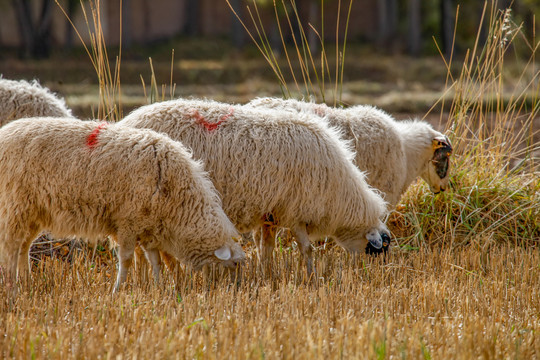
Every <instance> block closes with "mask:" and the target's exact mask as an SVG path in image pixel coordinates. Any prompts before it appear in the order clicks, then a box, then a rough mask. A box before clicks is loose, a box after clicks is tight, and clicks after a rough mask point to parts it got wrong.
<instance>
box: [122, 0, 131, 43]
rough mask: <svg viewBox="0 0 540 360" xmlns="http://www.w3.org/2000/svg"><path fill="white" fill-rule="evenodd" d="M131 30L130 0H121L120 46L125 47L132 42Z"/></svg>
mask: <svg viewBox="0 0 540 360" xmlns="http://www.w3.org/2000/svg"><path fill="white" fill-rule="evenodd" d="M131 31H132V30H131V0H122V46H123V47H124V48H126V49H127V48H130V47H131V45H132V44H133V34H132V32H131Z"/></svg>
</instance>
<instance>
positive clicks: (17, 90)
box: [0, 78, 72, 126]
mask: <svg viewBox="0 0 540 360" xmlns="http://www.w3.org/2000/svg"><path fill="white" fill-rule="evenodd" d="M39 116H53V117H71V116H72V115H71V110H69V109H68V108H67V107H66V103H65V101H64V99H62V98H59V97H58V96H56V95H54V94H53V93H52V92H51V91H50V90H49V89H47V88H45V87H42V86H41V85H39V83H38V82H37V81H33V82H31V83H30V82H28V81H25V80H19V81H17V80H8V79H3V78H0V126H3V125H5V124H7V123H8V122H10V121H12V120H15V119H21V118H28V117H39Z"/></svg>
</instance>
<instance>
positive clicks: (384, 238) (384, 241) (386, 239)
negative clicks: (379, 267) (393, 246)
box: [381, 233, 391, 247]
mask: <svg viewBox="0 0 540 360" xmlns="http://www.w3.org/2000/svg"><path fill="white" fill-rule="evenodd" d="M381 237H382V244H383V247H387V246H388V245H390V241H391V239H390V235H388V234H386V233H383V234H382V235H381Z"/></svg>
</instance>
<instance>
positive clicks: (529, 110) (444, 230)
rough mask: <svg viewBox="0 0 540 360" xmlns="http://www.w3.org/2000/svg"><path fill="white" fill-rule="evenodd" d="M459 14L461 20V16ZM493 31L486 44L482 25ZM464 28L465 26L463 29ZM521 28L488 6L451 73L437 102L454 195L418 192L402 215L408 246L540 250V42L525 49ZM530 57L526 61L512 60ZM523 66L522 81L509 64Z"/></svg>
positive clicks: (410, 195)
mask: <svg viewBox="0 0 540 360" xmlns="http://www.w3.org/2000/svg"><path fill="white" fill-rule="evenodd" d="M458 14H459V12H458ZM485 22H486V23H487V26H486V28H487V29H489V31H488V34H487V37H486V41H485V43H484V44H481V40H480V39H481V29H482V28H483V27H484V23H485ZM458 24H459V23H458ZM522 30H523V29H522V25H518V24H515V23H514V22H513V21H512V12H511V10H510V9H506V10H502V11H501V10H499V9H498V8H497V6H496V3H495V2H492V3H488V2H486V3H485V6H484V11H483V14H482V21H481V24H480V25H479V30H478V33H477V38H476V42H475V46H474V48H472V49H469V50H467V51H466V53H465V56H464V60H463V61H462V62H460V63H459V64H457V66H456V64H453V63H452V62H453V61H455V60H453V59H454V57H453V56H451V57H450V59H449V61H448V62H446V61H445V60H444V57H442V58H443V61H445V64H446V65H447V69H448V74H447V88H446V91H445V92H446V93H447V94H451V96H452V101H450V102H448V101H446V99H447V96H444V97H442V98H441V100H440V101H439V102H438V104H436V105H439V106H440V111H441V118H442V117H443V116H446V117H447V118H448V121H447V123H446V129H447V130H446V131H447V133H448V134H449V136H450V138H451V139H452V142H453V145H454V149H455V150H454V156H453V158H454V160H453V162H452V175H451V176H452V180H451V181H452V191H448V192H446V193H444V194H441V195H439V196H435V197H434V196H432V195H431V194H428V192H427V191H426V189H425V187H424V186H421V185H418V184H417V185H416V186H413V187H412V189H410V191H409V192H408V194H407V196H406V197H405V199H404V201H403V204H404V207H403V208H402V211H400V213H399V214H398V216H397V217H398V218H399V221H398V222H399V223H400V226H401V227H405V228H409V229H410V228H412V229H414V231H413V232H412V234H414V235H413V236H411V233H410V232H409V235H405V233H404V232H401V233H400V234H401V235H402V236H405V237H408V238H407V239H406V240H407V241H405V242H409V241H412V242H413V243H415V244H416V245H421V244H426V243H430V244H432V243H436V242H441V241H442V242H445V243H449V244H451V245H452V246H459V245H462V244H468V243H470V242H471V241H473V242H477V243H479V244H482V246H486V244H489V243H491V242H493V241H505V242H510V243H513V244H521V245H536V246H538V245H539V242H540V221H539V219H540V195H539V194H540V178H539V175H540V173H539V169H540V168H539V161H540V158H539V156H540V143H539V142H538V140H535V139H537V138H538V134H539V129H535V128H534V121H535V119H537V118H538V117H539V110H540V106H539V98H538V94H539V89H540V88H539V86H540V79H539V76H540V72H539V71H538V66H537V64H536V62H535V59H536V54H537V52H538V48H539V45H540V42H536V40H533V43H530V42H529V41H527V39H526V37H525V36H524V34H523V31H522ZM523 44H524V45H525V48H526V49H528V51H529V57H528V58H526V59H525V60H522V59H521V58H519V56H518V55H515V53H513V52H512V50H513V49H515V48H516V47H518V46H519V47H523ZM508 63H510V64H512V65H514V66H515V64H516V63H517V64H520V65H521V69H520V73H519V74H518V76H517V78H514V77H511V76H512V75H510V74H511V72H510V71H508V70H507V66H506V65H507V64H508Z"/></svg>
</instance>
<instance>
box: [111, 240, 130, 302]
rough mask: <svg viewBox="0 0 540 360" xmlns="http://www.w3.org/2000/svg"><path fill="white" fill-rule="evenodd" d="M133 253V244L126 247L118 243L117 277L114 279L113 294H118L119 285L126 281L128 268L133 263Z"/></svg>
mask: <svg viewBox="0 0 540 360" xmlns="http://www.w3.org/2000/svg"><path fill="white" fill-rule="evenodd" d="M134 251H135V244H133V245H131V244H130V245H126V244H122V243H120V245H119V246H118V277H117V278H116V284H115V285H114V289H113V292H118V291H119V290H120V285H122V284H123V283H124V282H125V281H126V279H127V274H128V271H129V268H130V267H131V265H132V263H133V253H134Z"/></svg>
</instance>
